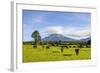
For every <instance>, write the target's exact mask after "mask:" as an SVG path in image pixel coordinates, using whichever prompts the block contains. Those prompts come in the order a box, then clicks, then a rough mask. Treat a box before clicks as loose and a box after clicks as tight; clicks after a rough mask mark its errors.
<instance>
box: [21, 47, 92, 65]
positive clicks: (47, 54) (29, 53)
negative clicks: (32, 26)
mask: <svg viewBox="0 0 100 73" xmlns="http://www.w3.org/2000/svg"><path fill="white" fill-rule="evenodd" d="M86 59H91V49H90V48H80V53H79V55H78V56H77V55H76V53H75V50H74V48H69V49H67V48H65V49H64V51H63V52H61V47H59V46H58V47H56V46H52V47H50V49H46V48H42V46H38V48H33V46H32V45H23V62H24V63H27V62H41V61H42V62H43V61H64V60H86Z"/></svg>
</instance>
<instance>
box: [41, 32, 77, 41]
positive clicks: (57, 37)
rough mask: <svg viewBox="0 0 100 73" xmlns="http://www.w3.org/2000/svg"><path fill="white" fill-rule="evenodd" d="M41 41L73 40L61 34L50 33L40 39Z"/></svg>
mask: <svg viewBox="0 0 100 73" xmlns="http://www.w3.org/2000/svg"><path fill="white" fill-rule="evenodd" d="M42 41H53V42H54V41H75V40H74V39H72V38H68V37H65V36H63V35H61V34H51V35H49V36H47V37H45V38H43V39H42Z"/></svg>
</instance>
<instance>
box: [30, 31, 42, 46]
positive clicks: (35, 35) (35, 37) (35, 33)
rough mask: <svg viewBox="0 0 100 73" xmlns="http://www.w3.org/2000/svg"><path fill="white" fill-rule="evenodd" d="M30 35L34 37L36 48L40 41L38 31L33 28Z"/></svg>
mask: <svg viewBox="0 0 100 73" xmlns="http://www.w3.org/2000/svg"><path fill="white" fill-rule="evenodd" d="M31 37H32V38H34V44H35V46H34V47H36V48H37V46H38V44H39V43H40V42H41V36H40V33H39V32H38V31H37V30H35V31H34V32H33V33H32V35H31Z"/></svg>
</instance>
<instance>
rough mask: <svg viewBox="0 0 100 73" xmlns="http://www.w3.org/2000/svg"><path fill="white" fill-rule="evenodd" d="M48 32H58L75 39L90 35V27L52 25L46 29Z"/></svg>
mask: <svg viewBox="0 0 100 73" xmlns="http://www.w3.org/2000/svg"><path fill="white" fill-rule="evenodd" d="M45 32H46V33H47V34H52V33H57V34H62V35H64V36H67V37H71V38H73V39H82V38H87V37H89V36H90V34H91V33H90V28H89V27H67V26H65V27H64V26H50V27H47V28H46V29H45Z"/></svg>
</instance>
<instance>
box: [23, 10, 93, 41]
mask: <svg viewBox="0 0 100 73" xmlns="http://www.w3.org/2000/svg"><path fill="white" fill-rule="evenodd" d="M22 19H23V23H22V24H23V41H31V40H33V39H32V38H31V34H32V32H33V31H34V30H38V31H39V32H40V35H41V37H42V38H44V37H46V36H48V35H50V34H53V33H57V34H62V35H64V36H66V37H70V38H73V39H82V38H87V37H89V36H90V34H91V31H90V30H91V28H90V26H91V14H90V13H79V12H54V11H34V10H23V16H22Z"/></svg>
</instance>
